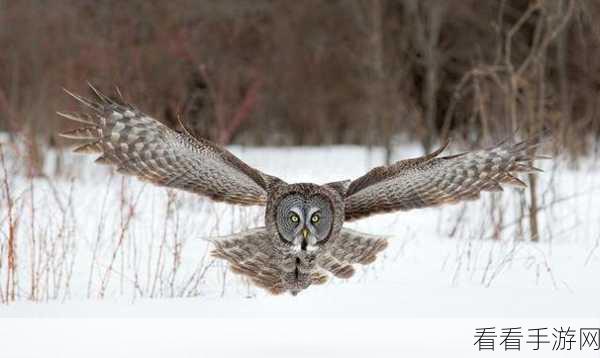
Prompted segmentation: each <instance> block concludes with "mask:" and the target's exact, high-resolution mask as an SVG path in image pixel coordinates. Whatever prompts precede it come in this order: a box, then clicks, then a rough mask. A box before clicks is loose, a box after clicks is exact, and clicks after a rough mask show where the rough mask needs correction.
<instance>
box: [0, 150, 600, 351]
mask: <svg viewBox="0 0 600 358" xmlns="http://www.w3.org/2000/svg"><path fill="white" fill-rule="evenodd" d="M4 150H5V156H6V161H7V163H6V167H7V172H8V173H16V172H18V171H21V169H22V168H19V166H20V165H21V163H20V162H19V161H18V160H15V156H14V154H11V152H10V151H9V150H7V148H5V149H4ZM232 151H233V152H234V153H235V154H236V155H238V156H239V157H240V158H241V159H243V160H244V161H246V162H247V163H249V164H250V165H253V166H256V167H258V168H260V169H261V170H262V171H265V172H267V173H269V174H273V175H276V176H279V177H281V178H282V179H284V180H286V181H288V182H305V181H313V182H317V183H325V182H328V181H334V180H342V179H346V178H356V177H358V176H360V175H362V174H363V173H364V172H365V171H366V170H368V169H369V168H371V167H373V166H376V165H380V164H381V163H382V158H383V153H382V152H381V151H379V150H371V151H368V150H366V149H364V148H360V147H322V148H286V149H271V148H252V149H249V148H239V147H234V148H232ZM420 154H421V152H420V149H419V147H417V146H410V145H406V146H402V147H399V148H398V149H397V151H396V155H397V157H398V159H400V158H406V157H411V156H416V155H420ZM54 162H55V160H54V154H53V153H50V154H48V160H47V172H48V173H52V172H53V171H54V170H53V168H52V165H53V163H54ZM63 165H64V170H63V171H64V172H66V173H67V174H63V175H62V176H61V177H54V176H49V177H48V178H38V179H34V180H30V179H27V178H25V177H24V176H21V175H17V174H11V175H9V176H8V187H9V188H10V197H11V199H12V202H13V205H12V208H11V212H12V214H9V210H8V209H9V208H8V206H7V203H8V201H7V198H6V190H5V188H2V190H0V192H2V194H1V196H0V201H1V202H2V204H1V205H0V227H1V235H2V236H1V237H0V245H1V246H0V292H2V293H1V295H0V300H2V301H3V302H6V301H8V300H12V297H14V301H15V302H11V303H10V304H6V305H0V317H2V318H6V319H9V318H29V319H37V318H46V317H52V318H81V317H86V318H124V319H128V318H169V319H172V318H190V317H192V318H202V319H215V318H217V319H218V318H227V319H230V320H234V321H235V322H239V320H240V319H241V320H242V322H243V321H244V320H245V319H246V318H253V320H252V322H262V323H261V324H263V327H267V326H270V325H271V324H272V323H273V321H270V320H271V319H275V320H281V319H294V320H302V319H306V318H312V319H319V320H322V319H325V320H328V319H338V318H341V319H347V318H356V319H366V320H373V319H375V320H383V322H389V321H388V320H390V319H392V320H394V321H393V322H396V323H384V324H383V326H385V327H387V326H395V327H397V325H398V324H405V323H407V322H410V323H411V324H412V325H416V326H417V327H418V326H419V325H420V326H431V325H432V324H433V323H428V322H430V321H431V320H435V319H440V318H442V319H449V320H452V322H455V321H459V322H463V323H461V324H460V325H459V326H461V327H463V330H462V331H461V329H457V332H466V333H464V334H468V337H466V338H467V340H468V341H469V342H470V343H469V344H467V343H461V347H462V348H464V349H466V350H468V351H471V350H473V347H471V345H472V343H473V342H472V336H473V333H474V329H475V324H476V323H480V322H481V324H486V323H485V322H491V324H493V323H494V322H496V321H498V320H506V319H510V318H515V319H517V323H519V324H522V325H525V326H526V325H527V322H528V321H531V322H534V321H535V322H542V323H540V324H546V325H550V326H551V324H552V323H555V322H557V321H556V320H557V319H562V321H561V322H564V324H565V325H567V324H572V325H576V324H579V323H580V324H582V325H584V324H588V325H589V324H594V322H595V324H594V326H595V327H599V326H600V247H599V246H600V167H598V166H597V162H595V161H591V160H590V161H582V162H581V164H580V165H579V168H578V169H577V170H574V169H571V168H569V167H568V166H567V165H565V162H564V161H563V160H560V159H559V160H551V161H545V162H543V163H538V166H540V167H542V168H543V169H544V170H545V172H544V173H542V174H540V175H539V180H540V188H539V200H540V207H541V210H540V212H539V220H540V226H539V227H540V240H539V242H537V243H533V242H530V241H528V237H529V236H528V233H529V227H528V220H527V218H525V219H524V220H519V217H520V216H521V214H523V213H524V214H525V215H527V214H528V212H527V211H525V212H523V209H522V208H523V207H524V206H523V205H522V204H523V203H524V202H527V201H528V200H529V196H528V194H527V193H519V191H518V190H516V189H513V188H505V190H504V192H503V193H500V194H493V195H492V194H489V193H485V194H483V196H482V200H480V201H476V202H469V203H466V204H459V205H455V206H445V207H441V208H433V209H424V210H417V211H410V212H400V213H395V214H386V215H381V216H376V217H373V218H369V219H365V220H360V221H356V222H352V223H350V224H347V225H348V226H350V227H352V228H355V229H358V230H361V231H364V232H369V233H374V234H387V235H390V236H391V238H390V239H389V242H390V245H389V247H388V249H387V250H386V251H385V252H384V254H383V255H381V257H379V259H378V261H377V262H375V263H374V264H372V265H370V266H365V267H361V268H359V269H358V270H357V274H356V275H355V276H354V277H353V278H351V279H349V280H340V279H335V278H332V279H330V281H329V282H328V283H327V284H325V285H322V286H313V287H311V288H309V289H308V290H306V291H303V292H302V293H300V294H299V295H298V296H296V297H293V296H291V295H282V296H270V295H268V294H267V293H265V292H263V291H262V290H260V289H257V288H255V287H252V286H250V285H249V284H248V283H247V282H246V281H245V280H244V279H242V278H240V277H239V276H235V275H233V274H231V273H229V272H228V271H227V267H226V265H225V264H224V263H223V262H220V261H215V260H213V259H211V258H210V257H209V256H208V255H207V254H208V252H209V250H210V244H209V243H208V242H206V241H205V240H203V239H204V238H207V237H211V236H215V235H226V234H229V233H232V232H236V231H239V230H242V229H246V228H249V227H254V226H258V225H261V224H262V221H263V218H262V214H261V209H260V208H241V207H232V206H228V205H224V204H213V203H211V202H210V201H208V200H206V199H204V198H199V197H196V196H193V195H191V194H187V193H180V192H175V191H169V190H166V189H163V188H155V187H153V186H151V185H149V184H143V183H140V182H139V181H137V180H135V179H129V178H124V177H122V176H120V175H116V174H113V173H112V172H111V170H110V169H109V168H107V167H102V166H97V165H94V164H93V163H92V160H91V158H89V157H80V156H74V155H70V154H69V155H67V156H66V157H65V158H64V162H63ZM3 175H4V174H2V170H1V169H0V176H3ZM3 180H4V178H2V180H0V182H1V181H3ZM0 185H4V184H1V183H0ZM11 223H12V226H13V230H14V236H13V237H15V238H16V239H15V240H16V252H15V256H14V257H15V259H14V265H13V267H12V270H11V269H10V265H9V260H8V259H7V257H8V256H7V255H8V252H7V250H8V236H9V235H8V233H9V226H11ZM523 238H525V239H523ZM490 317H492V318H491V319H490ZM254 319H255V320H254ZM265 319H266V320H267V321H263V320H265ZM486 319H487V321H486ZM544 320H545V321H544ZM225 321H226V320H225ZM4 322H5V323H6V324H3V325H2V326H3V327H4V328H0V335H3V333H2V332H4V333H7V334H9V333H10V332H5V331H7V329H8V328H7V327H9V326H11V325H14V326H15V327H20V326H29V323H24V322H31V324H33V325H35V326H38V325H37V323H35V322H37V321H35V320H33V321H30V320H16V321H14V320H4ZM8 322H12V323H11V325H7V324H8ZM61 322H63V323H62V326H67V324H66V323H64V321H61ZM86 322H87V321H86ZM94 322H96V321H94ZM101 322H102V321H101ZM135 322H139V321H137V320H134V321H133V322H132V321H128V320H126V321H124V323H123V327H127V325H133V326H136V327H137V326H143V325H144V324H143V323H141V324H140V323H135ZM169 322H171V321H169ZM275 322H277V321H275ZM337 322H338V323H337V325H338V326H341V327H340V328H341V329H342V331H343V329H344V326H345V324H340V323H339V321H337ZM402 322H404V323H402ZM424 322H425V323H424ZM446 322H448V321H446ZM543 322H547V323H543ZM169 324H173V325H176V326H177V327H179V328H180V329H181V327H186V326H189V324H183V325H182V324H175V323H172V322H171V323H165V325H166V326H168V325H169ZM324 324H325V323H323V324H321V325H320V326H319V327H321V328H319V329H322V327H323V325H324ZM41 325H42V326H44V323H41ZM104 325H106V324H104ZM221 325H223V324H221ZM221 325H220V324H219V323H215V324H214V327H216V328H215V330H214V331H212V332H213V334H214V333H215V332H220V331H219V328H218V327H220V326H221ZM258 325H259V326H260V324H258ZM305 325H306V323H305ZM381 325H382V324H380V326H381ZM58 326H61V324H59V325H58ZM68 326H69V327H71V330H70V331H73V328H72V327H80V326H81V328H82V329H85V328H84V326H85V327H87V326H88V323H81V322H80V323H77V324H75V326H72V325H71V324H68ZM102 326H103V323H99V324H98V325H95V326H94V327H95V328H91V331H90V332H95V331H98V330H99V328H98V327H102ZM224 326H226V327H231V325H229V324H225V325H224ZM300 326H302V324H300ZM448 326H449V323H446V324H445V325H444V324H442V327H446V328H448ZM226 327H223V330H225V331H227V329H228V328H226ZM406 329H407V328H406V327H403V328H402V329H400V328H398V332H404V330H406ZM38 330H39V328H38ZM67 331H69V330H68V329H67ZM117 331H118V330H117ZM117 331H115V332H117ZM142 331H143V330H142ZM204 331H206V328H204V330H203V332H204ZM267 331H268V330H267ZM137 332H138V335H139V332H140V330H137ZM74 333H76V332H74ZM208 333H210V332H208ZM208 333H207V332H205V334H208ZM355 333H356V332H355ZM231 334H234V333H231ZM297 334H298V333H293V335H297ZM457 334H458V333H457ZM464 334H463V335H464ZM340 335H341V333H339V334H337V335H336V334H333V335H332V338H331V339H334V340H335V339H340V337H341V336H340ZM3 336H4V337H6V335H3ZM9 336H10V335H9ZM151 336H152V334H150V335H149V336H146V337H151ZM372 338H373V339H374V340H377V339H382V336H376V337H375V336H373V337H372ZM82 339H83V338H82ZM132 339H133V338H132ZM134 341H135V340H134ZM215 342H216V341H214V342H213V346H214V345H215V344H216V343H215ZM315 342H317V341H315ZM48 344H50V343H48ZM315 344H317V343H315ZM373 344H375V343H373ZM390 344H391V343H390ZM414 344H416V343H414ZM0 345H1V344H0ZM392 345H393V344H392ZM43 347H45V346H43V345H40V346H39V349H40V351H43V350H44V349H49V348H43ZM411 347H413V346H411ZM367 348H369V346H368V345H367ZM367 348H365V349H367ZM371 348H372V347H370V348H369V349H367V351H369V350H370V349H371ZM438 348H439V347H438ZM438 348H435V349H438ZM132 349H133V348H132ZM165 349H166V348H165ZM357 349H358V350H356V351H355V352H356V353H357V355H359V356H364V355H365V354H366V353H365V354H362V353H360V352H363V353H364V352H366V351H361V350H360V349H359V348H357ZM411 349H413V352H416V351H418V349H417V348H414V347H413V348H411ZM431 349H433V347H431ZM208 350H209V348H208V346H205V350H204V351H202V350H200V349H199V348H198V347H196V350H193V349H192V350H191V352H196V353H194V354H190V356H200V355H197V354H199V353H198V352H207V351H208ZM8 351H9V352H11V351H10V348H8ZM375 351H376V350H375ZM391 351H393V349H392V350H391ZM443 351H444V350H443V349H442V348H439V352H443ZM74 352H75V351H74ZM131 352H134V353H135V354H136V355H137V354H138V353H139V354H141V353H140V352H138V351H131ZM131 352H130V353H131ZM136 352H137V353H136ZM159 352H162V351H160V350H157V351H155V352H154V353H155V354H157V355H156V356H164V355H161V354H160V353H159ZM187 352H190V351H187ZM274 352H275V353H273V356H282V355H278V352H279V351H277V349H275V350H274ZM431 352H434V351H431ZM113 353H114V352H113ZM238 353H239V352H238ZM246 353H248V352H246ZM279 353H281V352H279ZM596 353H597V352H596ZM14 354H15V355H14V356H15V357H17V356H19V355H17V354H16V353H14ZM65 354H66V355H64V356H69V357H70V356H77V354H78V353H77V352H75V353H73V354H72V355H69V354H68V352H67V353H65ZM247 355H248V354H247ZM312 355H313V356H314V354H312ZM1 356H3V357H4V355H1ZM22 356H23V357H26V356H27V355H22ZM31 356H32V357H33V356H35V355H31ZM98 356H102V355H100V354H98ZM104 356H106V355H104ZM113 356H119V355H114V354H113ZM123 356H131V355H126V354H124V355H123ZM145 356H154V355H152V354H150V355H145ZM176 356H187V355H185V354H180V355H176ZM207 356H215V355H211V354H209V355H207ZM231 356H239V354H236V353H235V352H234V353H232V355H231ZM248 356H252V355H248ZM257 356H271V355H269V354H263V355H260V354H259V355H257ZM298 356H302V355H298ZM324 356H335V355H334V354H329V355H324ZM381 356H384V355H381ZM476 356H479V355H476ZM520 356H526V355H525V354H523V353H521V355H520ZM553 356H554V355H553ZM555 356H560V355H559V354H557V355H555ZM568 356H572V355H568ZM590 356H595V357H600V354H596V355H590ZM9 357H12V356H10V355H9ZM27 357H29V356H27Z"/></svg>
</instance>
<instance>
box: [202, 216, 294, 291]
mask: <svg viewBox="0 0 600 358" xmlns="http://www.w3.org/2000/svg"><path fill="white" fill-rule="evenodd" d="M269 240H270V238H269V234H268V232H267V230H266V228H264V227H262V228H256V229H251V230H247V231H243V232H240V233H236V234H233V235H230V236H225V237H221V238H214V239H210V241H211V242H212V243H213V244H214V246H215V248H214V250H213V251H212V252H211V255H212V256H213V257H216V258H220V259H223V260H225V261H227V262H228V263H229V267H230V269H231V271H233V272H235V273H237V274H240V275H243V276H246V277H248V278H249V279H250V280H251V281H252V283H254V284H255V285H257V286H258V287H261V288H264V289H266V290H267V291H269V292H271V293H272V294H276V295H277V294H281V293H284V292H286V291H287V290H288V287H287V286H286V285H285V283H284V281H282V279H281V268H279V267H278V266H277V265H276V258H275V255H274V253H273V251H272V250H271V244H270V241H269Z"/></svg>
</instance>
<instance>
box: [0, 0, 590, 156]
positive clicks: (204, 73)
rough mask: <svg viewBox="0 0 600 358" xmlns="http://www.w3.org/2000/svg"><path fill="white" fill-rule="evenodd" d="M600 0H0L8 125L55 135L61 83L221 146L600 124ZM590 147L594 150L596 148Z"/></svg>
mask: <svg viewBox="0 0 600 358" xmlns="http://www.w3.org/2000/svg"><path fill="white" fill-rule="evenodd" d="M599 19H600V1H598V0H486V1H482V0H328V1H324V0H302V1H293V0H280V1H274V0H253V1H243V0H202V1H198V0H175V1H146V0H130V1H117V0H103V1H80V0H54V1H41V0H18V1H16V0H15V1H11V0H0V48H1V49H2V51H0V131H9V132H10V133H12V134H13V138H14V137H16V136H22V137H23V138H28V140H29V143H30V144H31V145H32V147H31V148H32V152H34V151H35V150H39V149H38V148H39V147H40V146H43V145H56V144H57V143H58V142H57V140H56V139H55V133H57V132H58V131H59V130H61V129H65V128H62V127H63V126H65V125H68V124H66V123H64V121H61V120H60V118H59V117H58V116H56V115H55V114H54V113H55V111H57V110H74V109H76V108H77V107H76V105H75V104H74V103H73V101H72V99H70V98H69V97H67V96H66V95H65V94H64V93H63V92H62V88H66V89H69V90H71V91H73V92H76V93H82V94H86V95H87V94H89V90H88V89H87V87H86V83H87V82H90V83H93V84H94V85H95V86H96V87H98V88H99V89H101V90H102V91H104V92H106V93H109V94H110V93H115V88H118V89H119V90H120V92H121V93H122V94H123V97H124V98H125V99H127V101H129V102H131V103H133V104H135V105H136V106H137V107H138V108H140V109H142V110H143V111H145V112H147V113H149V114H152V115H154V116H156V117H158V118H159V119H161V120H163V121H165V122H166V123H169V124H170V125H172V126H176V125H177V123H178V121H177V118H181V119H182V120H183V121H184V122H185V123H186V126H187V127H189V128H190V129H191V130H192V131H193V132H194V133H196V134H197V135H200V136H203V137H207V138H210V139H212V140H214V141H217V142H219V143H222V144H229V143H240V144H248V145H304V144H311V145H313V144H341V143H343V144H363V145H383V146H386V147H387V148H391V147H392V146H393V144H394V143H395V142H397V141H398V140H408V139H410V140H417V141H419V142H420V143H422V145H423V147H424V149H425V150H429V149H430V148H431V147H432V146H434V145H435V142H437V141H439V140H440V138H443V137H446V136H448V135H449V134H451V135H452V137H453V138H461V139H463V140H465V141H466V142H468V143H479V142H481V141H485V140H487V139H489V138H492V139H497V138H503V137H506V136H510V135H511V134H513V133H515V132H516V131H518V130H520V131H522V132H524V133H525V134H526V133H528V132H533V131H538V130H539V129H540V128H542V127H545V128H549V129H551V130H552V131H553V132H554V133H555V137H556V139H557V141H558V142H559V143H560V144H561V145H562V146H564V147H566V148H567V149H568V150H569V152H570V153H572V154H574V155H577V154H582V153H587V152H589V151H591V150H594V149H595V148H593V147H592V146H591V145H590V143H592V141H591V140H590V141H586V140H582V139H583V138H590V139H591V138H593V137H595V136H597V135H598V134H599V133H600V107H599V103H600V102H599V101H598V98H599V94H600V46H599V45H600V21H599ZM586 143H587V144H586Z"/></svg>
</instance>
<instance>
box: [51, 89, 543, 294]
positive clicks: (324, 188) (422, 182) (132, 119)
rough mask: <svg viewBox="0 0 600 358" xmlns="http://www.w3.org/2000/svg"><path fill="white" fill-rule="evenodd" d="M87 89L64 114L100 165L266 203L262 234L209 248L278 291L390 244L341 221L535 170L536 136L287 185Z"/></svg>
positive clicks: (457, 195) (490, 185)
mask: <svg viewBox="0 0 600 358" xmlns="http://www.w3.org/2000/svg"><path fill="white" fill-rule="evenodd" d="M90 88H91V89H92V91H93V93H94V94H95V96H96V97H97V98H96V100H89V99H86V98H83V97H80V96H78V95H75V94H72V93H70V92H68V93H69V94H70V95H71V96H73V97H74V98H75V99H77V100H78V101H79V102H80V103H82V104H83V105H84V106H86V107H87V108H88V113H83V114H70V113H59V114H60V115H61V116H63V117H65V118H67V119H69V120H72V121H75V122H78V123H80V124H82V125H83V127H81V128H77V129H75V130H73V131H70V132H67V133H64V134H63V135H64V136H65V137H68V138H72V139H76V140H80V141H82V142H83V143H82V144H81V145H79V146H78V147H77V148H75V152H79V153H97V154H99V157H98V158H97V159H96V162H98V163H101V164H109V165H113V166H115V167H116V168H117V171H119V172H120V173H123V174H130V175H134V176H136V177H138V178H140V179H142V180H146V181H149V182H152V183H155V184H158V185H163V186H167V187H172V188H178V189H183V190H187V191H190V192H193V193H196V194H200V195H204V196H208V197H210V198H212V199H214V200H217V201H225V202H228V203H231V204H239V205H266V209H265V227H261V228H256V229H251V230H247V231H244V232H241V233H237V234H234V235H231V236H228V237H224V238H217V239H211V240H210V241H211V242H212V243H213V245H214V250H213V251H212V255H213V256H214V257H216V258H219V259H222V260H225V261H227V262H228V264H229V267H230V268H231V270H232V271H233V272H235V273H238V274H241V275H244V276H246V277H248V278H249V279H250V280H251V281H252V283H253V284H255V285H257V286H259V287H262V288H264V289H266V290H268V291H269V292H271V293H273V294H280V293H284V292H291V293H292V294H297V293H298V292H300V291H302V290H304V289H306V288H307V287H310V286H311V285H319V284H322V283H324V282H325V281H327V277H328V274H327V273H331V274H333V275H334V276H335V277H338V278H350V277H351V276H352V275H353V274H354V272H355V267H354V265H356V264H360V265H368V264H370V263H372V262H373V261H375V260H376V256H377V254H379V253H381V252H382V251H383V250H384V249H385V248H386V247H387V240H386V238H384V237H380V236H374V235H369V234H364V233H360V232H357V231H354V230H350V229H346V228H343V223H344V221H348V220H353V219H358V218H362V217H367V216H370V215H374V214H378V213H383V212H390V211H396V210H410V209H415V208H423V207H430V206H437V205H440V204H444V203H454V202H457V201H460V200H473V199H476V198H478V197H479V195H480V193H481V192H482V191H501V190H502V186H501V184H511V185H517V186H524V185H525V184H524V183H523V182H522V181H521V180H519V179H518V178H516V177H515V176H514V174H515V173H524V172H532V171H537V169H536V168H535V167H533V165H532V161H533V160H534V159H536V156H535V155H534V150H535V147H536V146H537V143H538V139H539V138H534V139H531V140H527V141H524V142H520V143H517V144H502V145H499V146H497V147H494V148H491V149H487V150H478V151H473V152H467V153H462V154H458V155H452V156H446V157H438V156H439V155H440V154H441V152H442V151H443V150H444V149H445V145H444V146H442V147H441V148H440V149H438V150H436V151H435V152H433V153H431V154H429V155H425V156H422V157H419V158H414V159H408V160H402V161H399V162H397V163H395V164H393V165H390V166H382V167H378V168H374V169H372V170H370V171H369V172H368V173H366V174H365V175H363V176H362V177H360V178H358V179H356V180H354V181H349V180H345V181H339V182H334V183H328V184H324V185H316V184H311V183H304V184H287V183H285V182H283V181H282V180H280V179H279V178H276V177H273V176H270V175H267V174H265V173H262V172H260V171H258V170H257V169H254V168H252V167H250V166H248V165H247V164H245V163H244V162H242V161H241V160H239V159H238V158H237V157H235V156H234V155H232V154H231V153H230V152H228V151H227V150H226V149H224V148H222V147H220V146H218V145H216V144H214V143H212V142H210V141H208V140H205V139H197V138H194V137H193V136H191V135H190V134H189V133H187V132H186V131H185V129H184V132H183V133H180V132H176V131H174V130H172V129H170V128H168V127H167V126H166V125H164V124H162V123H160V122H159V121H157V120H155V119H154V118H152V117H150V116H148V115H146V114H144V113H142V112H140V111H139V110H137V109H136V108H134V107H133V106H131V105H127V104H118V103H116V102H115V101H113V100H111V99H110V98H108V97H107V96H105V95H103V94H102V93H100V92H99V91H97V90H96V89H94V88H93V87H91V86H90Z"/></svg>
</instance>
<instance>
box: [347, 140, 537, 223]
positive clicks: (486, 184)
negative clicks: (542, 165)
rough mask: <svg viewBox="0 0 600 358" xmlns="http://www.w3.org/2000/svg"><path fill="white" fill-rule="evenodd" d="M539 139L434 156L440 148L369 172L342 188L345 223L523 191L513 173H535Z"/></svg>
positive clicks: (522, 184)
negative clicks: (514, 188)
mask: <svg viewBox="0 0 600 358" xmlns="http://www.w3.org/2000/svg"><path fill="white" fill-rule="evenodd" d="M540 137H541V135H540V136H536V137H534V138H533V139H530V140H526V141H523V142H520V143H516V144H502V145H499V146H496V147H494V148H491V149H483V150H477V151H473V152H466V153H462V154H458V155H451V156H446V157H438V155H439V154H440V153H441V152H442V151H443V150H444V149H445V145H444V146H442V147H441V148H440V149H438V150H436V151H435V152H433V153H431V154H428V155H425V156H422V157H419V158H415V159H407V160H401V161H399V162H397V163H395V164H392V165H390V166H382V167H378V168H374V169H372V170H371V171H369V172H368V173H367V174H365V175H363V176H362V177H360V178H358V179H356V180H354V181H352V182H350V183H347V184H344V185H345V187H344V189H345V191H344V196H345V199H344V206H345V219H346V220H353V219H358V218H361V217H367V216H370V215H373V214H377V213H385V212H391V211H396V210H410V209H416V208H424V207H431V206H437V205H441V204H445V203H454V202H457V201H461V200H473V199H477V198H478V197H479V194H480V192H482V191H501V190H502V187H501V184H513V185H518V186H525V183H523V182H522V181H521V180H519V179H517V178H516V177H515V176H514V174H515V173H519V172H533V171H539V169H537V168H534V167H533V166H532V165H531V163H532V161H533V160H534V159H537V158H543V157H537V156H535V154H534V151H535V147H536V146H537V145H538V144H539V143H540ZM340 183H344V182H338V183H337V185H338V186H340V185H341V184H340Z"/></svg>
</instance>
